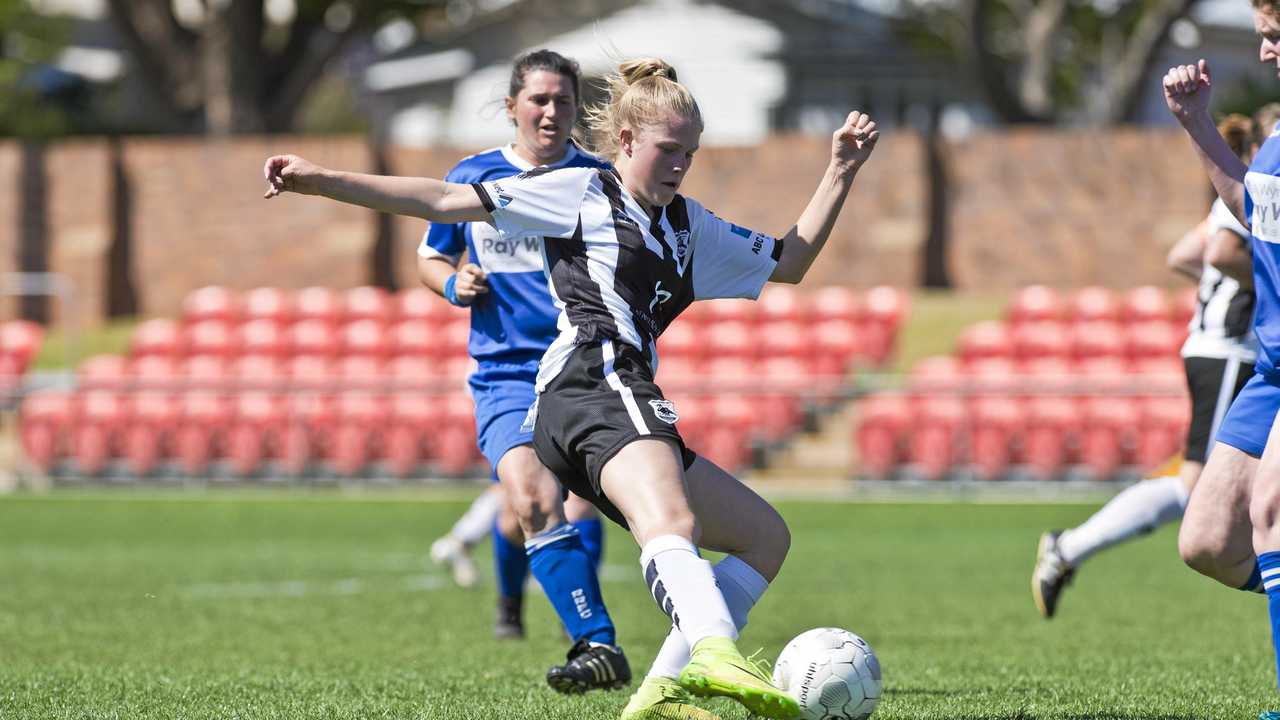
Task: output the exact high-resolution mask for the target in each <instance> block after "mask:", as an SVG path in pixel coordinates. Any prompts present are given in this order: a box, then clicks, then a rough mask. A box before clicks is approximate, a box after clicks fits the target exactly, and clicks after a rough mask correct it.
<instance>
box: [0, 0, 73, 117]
mask: <svg viewBox="0 0 1280 720" xmlns="http://www.w3.org/2000/svg"><path fill="white" fill-rule="evenodd" d="M66 34H67V25H66V23H65V22H64V21H62V20H61V19H59V18H54V17H49V16H45V15H40V14H37V13H35V12H33V11H32V10H31V8H30V7H29V5H28V3H27V2H25V0H0V135H12V136H18V137H22V138H26V139H32V140H41V139H47V138H49V137H52V136H56V135H61V134H64V133H66V132H67V131H68V130H69V128H70V119H69V118H68V117H67V115H66V113H65V112H63V110H62V108H60V107H59V106H57V105H56V104H53V103H49V102H44V101H43V100H44V99H45V98H44V96H43V94H42V86H41V73H40V72H39V71H40V70H41V69H42V68H43V75H44V77H46V78H47V77H50V76H52V75H53V73H54V72H55V71H53V70H52V69H51V68H50V67H49V65H48V63H49V62H51V61H52V60H53V59H54V58H55V57H57V54H58V52H59V51H61V50H62V48H63V46H64V44H65V42H66Z"/></svg>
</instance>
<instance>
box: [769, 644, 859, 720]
mask: <svg viewBox="0 0 1280 720" xmlns="http://www.w3.org/2000/svg"><path fill="white" fill-rule="evenodd" d="M773 684H774V685H776V686H777V687H779V688H781V689H783V690H786V691H787V692H789V693H791V695H792V696H793V697H794V698H795V699H796V700H797V701H798V702H799V703H800V717H802V718H804V719H805V720H863V718H866V717H870V715H871V711H873V710H875V709H876V704H877V703H879V702H880V689H881V686H882V683H881V680H880V661H879V660H877V659H876V654H875V652H874V651H873V650H872V649H871V646H870V645H868V644H867V641H866V640H863V639H862V638H860V637H858V636H857V635H855V634H853V633H851V632H849V631H848V630H841V629H840V628H816V629H814V630H809V631H808V632H804V633H801V634H799V635H797V636H796V638H795V639H794V640H792V641H791V642H789V643H787V646H786V647H785V648H783V649H782V654H781V655H779V656H778V662H776V663H774V666H773Z"/></svg>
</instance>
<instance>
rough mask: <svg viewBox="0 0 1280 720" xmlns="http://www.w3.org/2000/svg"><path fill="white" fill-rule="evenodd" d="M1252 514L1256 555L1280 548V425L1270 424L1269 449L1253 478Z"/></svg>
mask: <svg viewBox="0 0 1280 720" xmlns="http://www.w3.org/2000/svg"><path fill="white" fill-rule="evenodd" d="M1252 495H1253V496H1252V498H1251V499H1250V502H1249V515H1250V520H1251V521H1252V524H1253V546H1254V551H1255V552H1259V553H1261V552H1264V551H1273V550H1277V549H1280V423H1276V422H1275V421H1274V420H1273V421H1272V423H1271V432H1270V434H1269V435H1268V436H1267V447H1266V449H1265V450H1263V451H1262V459H1261V460H1259V461H1258V470H1257V472H1256V473H1255V474H1254V478H1253V493H1252Z"/></svg>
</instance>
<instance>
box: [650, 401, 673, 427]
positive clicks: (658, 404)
mask: <svg viewBox="0 0 1280 720" xmlns="http://www.w3.org/2000/svg"><path fill="white" fill-rule="evenodd" d="M649 407H651V408H653V416H654V417H656V418H658V419H659V420H661V421H662V422H664V423H666V424H668V425H675V424H676V421H677V420H679V419H680V413H677V412H676V404H675V403H673V402H671V401H670V400H650V401H649Z"/></svg>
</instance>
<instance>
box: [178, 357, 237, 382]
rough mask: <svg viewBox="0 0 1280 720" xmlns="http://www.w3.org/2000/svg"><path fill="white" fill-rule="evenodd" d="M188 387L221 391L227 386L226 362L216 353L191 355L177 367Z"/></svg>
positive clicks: (179, 374)
mask: <svg viewBox="0 0 1280 720" xmlns="http://www.w3.org/2000/svg"><path fill="white" fill-rule="evenodd" d="M178 377H179V378H181V381H182V382H183V384H184V385H186V387H187V388H188V389H197V390H213V391H222V390H225V389H226V387H227V362H226V360H224V359H223V358H222V357H219V356H217V355H192V356H190V357H188V358H186V359H185V360H183V361H182V364H181V365H180V366H179V367H178Z"/></svg>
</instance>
